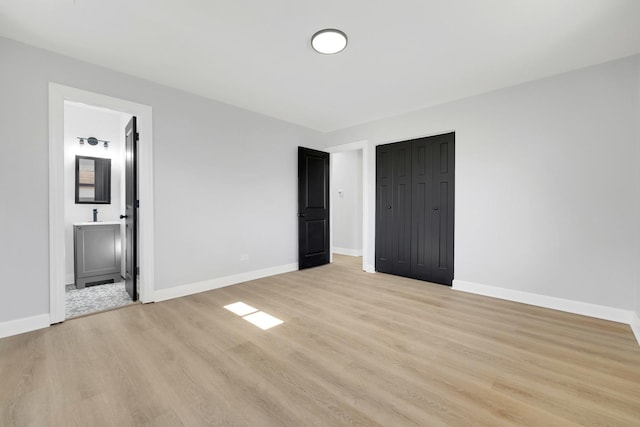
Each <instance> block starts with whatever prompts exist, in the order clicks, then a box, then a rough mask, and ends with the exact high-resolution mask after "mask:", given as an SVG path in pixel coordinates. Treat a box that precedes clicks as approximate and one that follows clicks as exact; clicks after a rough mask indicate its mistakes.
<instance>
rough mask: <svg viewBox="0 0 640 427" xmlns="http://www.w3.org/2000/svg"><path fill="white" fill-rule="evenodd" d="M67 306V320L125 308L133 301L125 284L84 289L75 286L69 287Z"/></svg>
mask: <svg viewBox="0 0 640 427" xmlns="http://www.w3.org/2000/svg"><path fill="white" fill-rule="evenodd" d="M65 304H66V305H65V318H66V319H70V318H72V317H78V316H83V315H85V314H90V313H96V312H99V311H104V310H110V309H112V308H117V307H123V306H125V305H129V304H133V301H132V300H131V297H130V296H129V294H127V291H126V290H125V288H124V282H118V283H107V284H104V285H96V286H88V287H86V288H83V289H76V286H75V285H67V286H66V292H65Z"/></svg>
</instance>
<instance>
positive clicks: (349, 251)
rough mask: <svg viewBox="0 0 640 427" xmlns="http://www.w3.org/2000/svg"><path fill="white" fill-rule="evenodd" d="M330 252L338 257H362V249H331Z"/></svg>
mask: <svg viewBox="0 0 640 427" xmlns="http://www.w3.org/2000/svg"><path fill="white" fill-rule="evenodd" d="M331 252H332V253H335V254H340V255H348V256H362V249H349V248H337V247H335V246H334V247H333V248H331Z"/></svg>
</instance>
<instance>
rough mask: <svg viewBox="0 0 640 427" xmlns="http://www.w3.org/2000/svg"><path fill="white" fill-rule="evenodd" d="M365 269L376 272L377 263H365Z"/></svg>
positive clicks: (368, 271)
mask: <svg viewBox="0 0 640 427" xmlns="http://www.w3.org/2000/svg"><path fill="white" fill-rule="evenodd" d="M364 271H366V272H367V273H375V272H376V267H375V265H371V264H365V265H364Z"/></svg>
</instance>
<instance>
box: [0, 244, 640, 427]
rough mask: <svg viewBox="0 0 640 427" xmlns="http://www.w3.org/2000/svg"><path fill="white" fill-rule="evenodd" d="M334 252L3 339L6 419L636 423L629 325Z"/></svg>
mask: <svg viewBox="0 0 640 427" xmlns="http://www.w3.org/2000/svg"><path fill="white" fill-rule="evenodd" d="M335 258H336V261H335V263H334V264H332V265H328V266H323V267H320V268H315V269H310V270H305V271H300V272H294V273H289V274H284V275H279V276H274V277H270V278H266V279H262V280H256V281H253V282H248V283H245V284H241V285H236V286H231V287H228V288H223V289H218V290H215V291H210V292H206V293H202V294H198V295H193V296H189V297H185V298H180V299H175V300H171V301H166V302H162V303H157V304H148V305H133V306H129V307H126V308H122V309H119V310H114V311H110V312H105V313H100V314H97V315H94V316H89V317H84V318H79V319H75V320H70V321H67V322H65V323H63V324H60V325H56V326H53V327H51V328H48V329H44V330H40V331H35V332H31V333H28V334H23V335H19V336H15V337H10V338H5V339H2V340H0V425H1V426H5V427H6V426H14V425H16V426H65V427H66V426H83V427H86V426H102V425H104V426H130V425H154V426H179V425H186V426H200V425H203V426H204V425H206V426H209V425H221V426H287V425H288V426H307V425H321V426H341V425H361V426H416V425H417V426H439V425H451V426H485V425H486V426H509V425H525V426H572V425H597V426H632V425H634V426H639V425H640V347H638V345H637V343H636V342H635V340H634V338H633V335H632V333H631V330H630V328H629V327H628V326H626V325H622V324H617V323H612V322H606V321H601V320H595V319H591V318H586V317H581V316H576V315H571V314H566V313H561V312H555V311H552V310H546V309H541V308H536V307H530V306H526V305H522V304H517V303H511V302H506V301H500V300H494V299H490V298H485V297H480V296H475V295H470V294H465V293H462V292H456V291H453V290H451V289H449V288H447V287H444V286H440V285H433V284H429V283H425V282H419V281H413V280H409V279H404V278H400V277H394V276H389V275H384V274H375V275H372V274H367V273H363V272H361V271H359V268H358V265H359V263H360V259H359V258H350V257H343V256H336V257H335ZM236 301H243V302H245V303H247V304H250V305H252V306H254V307H256V308H258V309H260V310H264V311H266V312H267V313H269V314H271V315H274V316H276V317H278V318H280V319H282V320H284V323H283V324H281V325H279V326H276V327H275V328H273V329H270V330H268V331H262V330H261V329H259V328H257V327H255V326H254V325H252V324H250V323H248V322H246V321H245V320H243V319H242V318H240V317H238V316H236V315H235V314H233V313H231V312H229V311H227V310H225V309H224V308H223V306H224V305H226V304H229V303H233V302H236Z"/></svg>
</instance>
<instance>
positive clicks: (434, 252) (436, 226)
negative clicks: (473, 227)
mask: <svg viewBox="0 0 640 427" xmlns="http://www.w3.org/2000/svg"><path fill="white" fill-rule="evenodd" d="M412 144H413V146H412V149H413V165H412V181H413V184H412V186H413V191H412V199H411V209H412V218H413V220H412V225H411V236H412V240H411V274H412V277H415V278H416V279H422V280H428V281H430V282H435V283H444V284H447V285H450V284H451V281H452V280H453V208H454V203H453V202H454V192H453V190H454V167H455V164H454V157H455V156H454V134H453V133H449V134H445V135H437V136H432V137H428V138H421V139H418V140H415V141H413V142H412Z"/></svg>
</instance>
